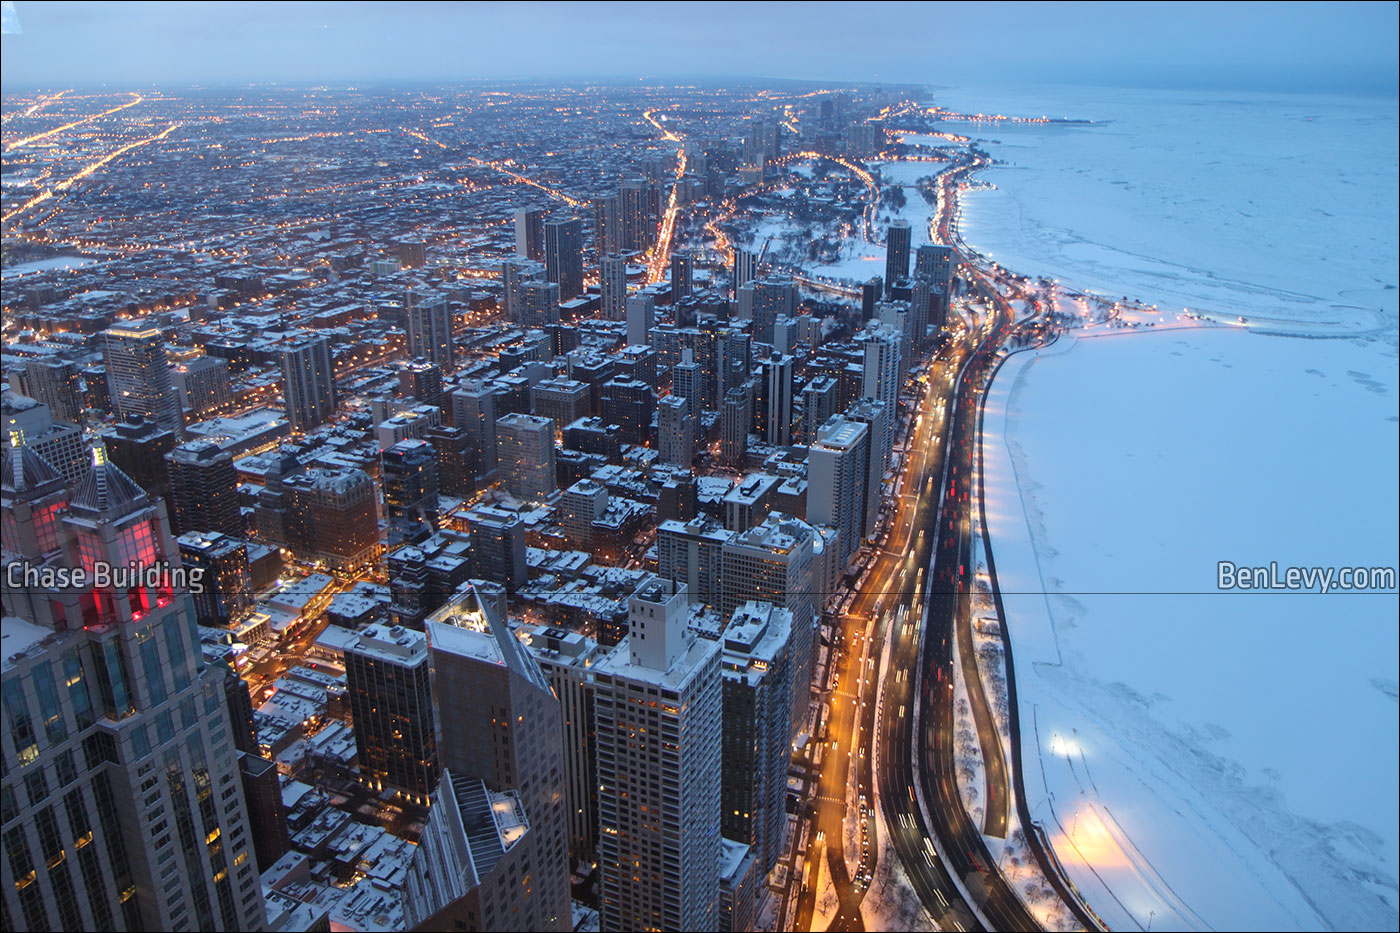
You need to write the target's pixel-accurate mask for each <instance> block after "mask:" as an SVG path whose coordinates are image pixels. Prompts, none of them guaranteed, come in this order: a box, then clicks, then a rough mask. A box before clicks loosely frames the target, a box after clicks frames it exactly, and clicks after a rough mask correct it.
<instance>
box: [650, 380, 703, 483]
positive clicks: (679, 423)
mask: <svg viewBox="0 0 1400 933" xmlns="http://www.w3.org/2000/svg"><path fill="white" fill-rule="evenodd" d="M656 421H657V450H658V451H659V453H660V454H661V462H662V463H673V464H675V465H676V466H682V467H687V468H689V467H690V462H691V461H692V460H694V459H695V423H694V422H693V421H692V420H691V418H690V411H689V406H688V405H686V403H685V399H682V398H680V397H679V396H675V395H668V396H666V397H665V398H663V399H661V401H659V402H657V416H656Z"/></svg>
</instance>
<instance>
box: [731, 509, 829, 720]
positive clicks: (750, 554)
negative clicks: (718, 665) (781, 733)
mask: <svg viewBox="0 0 1400 933" xmlns="http://www.w3.org/2000/svg"><path fill="white" fill-rule="evenodd" d="M814 538H815V534H814V532H813V531H812V526H811V525H808V524H807V523H806V522H802V521H798V520H797V519H795V518H788V517H787V516H785V515H782V514H780V513H779V514H774V515H769V516H768V518H767V519H765V520H764V521H763V523H762V524H759V525H755V526H754V527H752V528H750V529H748V530H747V531H743V532H740V533H739V534H737V535H735V536H734V537H733V538H731V539H730V540H729V541H727V542H726V543H725V545H724V595H723V598H722V602H721V606H720V609H721V611H722V612H723V613H724V615H726V616H729V617H732V616H733V614H734V611H735V610H736V609H738V608H739V607H740V606H742V605H743V604H744V603H747V602H754V601H756V602H765V603H770V604H772V605H774V606H779V607H782V608H785V609H788V610H789V611H791V612H792V642H791V644H792V648H791V658H792V734H793V735H794V736H795V735H796V734H797V733H798V732H801V731H802V730H803V729H804V728H805V727H806V722H807V712H808V709H809V708H810V706H811V682H812V661H813V655H814V651H813V644H814V642H815V641H816V637H815V631H816V606H817V605H819V603H820V600H818V599H816V595H817V594H815V593H814V592H813V590H814V589H815V581H816V567H815V565H814V553H815V552H814ZM790 738H791V736H790Z"/></svg>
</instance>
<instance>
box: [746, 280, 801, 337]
mask: <svg viewBox="0 0 1400 933" xmlns="http://www.w3.org/2000/svg"><path fill="white" fill-rule="evenodd" d="M753 287H754V293H753V339H754V340H755V341H756V342H758V343H767V344H771V343H772V342H773V322H774V321H776V320H777V319H778V318H780V317H784V316H786V317H793V316H794V315H796V314H797V286H796V285H795V284H794V283H793V281H792V279H791V278H789V277H787V276H778V275H770V276H768V277H767V278H762V279H756V280H755V281H754V282H753Z"/></svg>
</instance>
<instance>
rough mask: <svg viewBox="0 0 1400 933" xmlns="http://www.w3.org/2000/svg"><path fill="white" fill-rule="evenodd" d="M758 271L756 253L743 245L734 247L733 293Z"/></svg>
mask: <svg viewBox="0 0 1400 933" xmlns="http://www.w3.org/2000/svg"><path fill="white" fill-rule="evenodd" d="M757 273H758V254H757V253H755V252H753V251H752V250H747V249H744V248H743V247H735V249H734V294H735V296H736V297H737V295H738V293H739V289H741V288H743V287H744V286H745V285H747V284H748V283H750V282H752V281H753V280H754V277H755V276H756V275H757Z"/></svg>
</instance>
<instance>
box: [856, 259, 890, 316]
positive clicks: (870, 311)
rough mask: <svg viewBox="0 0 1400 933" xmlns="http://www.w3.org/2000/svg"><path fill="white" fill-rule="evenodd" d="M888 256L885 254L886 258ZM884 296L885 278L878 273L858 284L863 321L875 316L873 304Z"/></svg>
mask: <svg viewBox="0 0 1400 933" xmlns="http://www.w3.org/2000/svg"><path fill="white" fill-rule="evenodd" d="M888 258H889V257H888V256H886V259H888ZM884 297H885V280H884V279H882V278H880V277H879V276H878V275H877V276H874V277H873V278H871V279H870V280H869V281H868V282H862V283H861V286H860V319H861V322H862V323H864V322H866V321H869V320H870V319H871V318H873V317H874V316H875V306H876V305H877V304H879V303H880V301H881V299H883V298H884Z"/></svg>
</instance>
